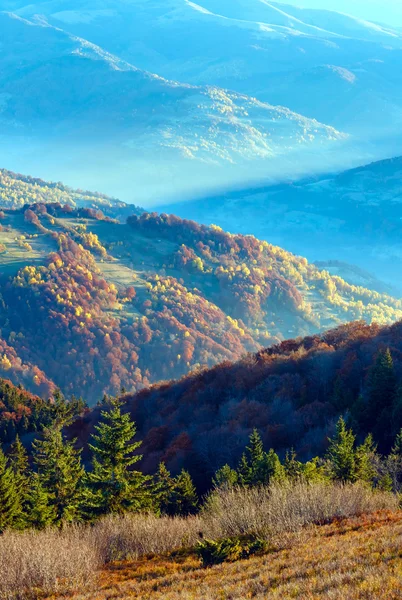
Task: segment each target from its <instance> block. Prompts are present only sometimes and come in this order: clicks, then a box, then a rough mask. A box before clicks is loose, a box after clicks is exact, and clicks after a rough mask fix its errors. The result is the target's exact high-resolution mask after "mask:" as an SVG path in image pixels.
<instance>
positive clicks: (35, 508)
mask: <svg viewBox="0 0 402 600" xmlns="http://www.w3.org/2000/svg"><path fill="white" fill-rule="evenodd" d="M25 514H26V525H27V526H28V527H33V528H35V529H45V527H48V526H50V525H53V523H54V522H55V521H56V511H55V506H54V503H53V502H52V501H51V498H50V497H49V494H48V493H47V492H46V490H45V488H44V487H43V485H42V482H41V478H40V477H39V475H38V474H37V473H32V476H31V479H30V481H29V488H28V493H27V497H26V509H25Z"/></svg>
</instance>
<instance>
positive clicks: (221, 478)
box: [212, 465, 239, 488]
mask: <svg viewBox="0 0 402 600" xmlns="http://www.w3.org/2000/svg"><path fill="white" fill-rule="evenodd" d="M238 481H239V476H238V474H237V471H235V469H232V468H231V467H230V466H229V465H223V467H221V468H220V469H218V471H217V472H216V473H215V477H214V478H213V480H212V483H213V485H214V486H215V487H217V488H230V487H233V486H234V485H236V484H237V483H238Z"/></svg>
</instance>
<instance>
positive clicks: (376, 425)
mask: <svg viewBox="0 0 402 600" xmlns="http://www.w3.org/2000/svg"><path fill="white" fill-rule="evenodd" d="M395 397H396V377H395V371H394V363H393V360H392V356H391V352H390V350H389V348H387V349H386V350H381V351H380V352H379V353H378V355H377V359H376V362H375V364H374V366H373V367H372V369H371V371H370V376H369V395H368V405H367V415H366V419H367V421H366V423H365V425H366V427H367V429H372V431H373V433H374V436H375V438H376V440H378V441H379V442H380V447H381V448H383V449H384V448H386V447H387V445H388V449H389V447H390V444H389V436H390V435H391V433H392V422H391V416H392V407H393V403H394V401H395Z"/></svg>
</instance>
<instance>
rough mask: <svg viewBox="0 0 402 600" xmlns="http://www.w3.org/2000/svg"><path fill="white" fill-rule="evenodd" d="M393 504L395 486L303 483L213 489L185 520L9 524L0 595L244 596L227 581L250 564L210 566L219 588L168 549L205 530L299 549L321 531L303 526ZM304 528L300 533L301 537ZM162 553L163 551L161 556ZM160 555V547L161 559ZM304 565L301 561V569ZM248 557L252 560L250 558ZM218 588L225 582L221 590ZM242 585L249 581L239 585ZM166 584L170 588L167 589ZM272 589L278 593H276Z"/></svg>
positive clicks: (22, 599)
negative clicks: (31, 528) (15, 528)
mask: <svg viewBox="0 0 402 600" xmlns="http://www.w3.org/2000/svg"><path fill="white" fill-rule="evenodd" d="M396 504H397V500H396V498H395V497H394V496H392V495H391V494H385V493H373V492H372V491H370V490H369V489H368V488H366V487H364V486H361V485H354V486H340V485H321V484H319V485H317V484H316V485H307V484H298V485H296V486H295V485H293V486H275V487H271V488H260V489H251V490H242V489H234V490H226V491H221V492H217V493H215V494H214V495H213V496H211V497H210V499H209V501H208V502H207V504H206V507H205V510H204V511H203V512H202V514H201V515H200V516H199V517H191V518H188V519H184V518H174V519H171V518H168V517H164V518H157V517H155V516H153V515H126V516H124V517H107V518H105V519H103V520H102V521H100V522H98V523H97V524H95V525H94V526H93V527H73V526H72V527H66V528H65V529H63V530H61V531H55V530H49V531H45V532H25V533H12V532H8V533H6V534H5V535H4V536H1V537H0V573H1V578H0V599H1V600H14V599H15V600H17V599H18V600H26V599H31V598H39V597H41V596H43V595H45V594H48V595H49V594H52V593H53V594H56V595H54V596H53V597H54V598H61V597H62V594H63V593H67V591H68V590H69V589H70V590H72V589H79V588H81V595H79V596H77V598H86V599H88V600H89V599H90V598H91V599H95V598H99V599H102V600H106V598H116V599H117V598H128V597H133V598H149V597H152V598H154V597H155V598H172V600H173V599H174V600H176V598H177V599H179V598H183V599H186V600H189V599H190V598H197V599H198V598H203V599H204V598H205V599H208V598H218V597H219V598H220V597H222V598H247V597H248V596H247V595H232V591H230V590H232V588H233V586H232V584H230V583H229V581H230V578H231V577H234V588H233V589H237V588H236V586H237V585H240V583H239V582H238V576H237V575H236V573H238V574H239V577H240V573H243V572H244V570H245V569H246V567H244V564H245V563H242V564H243V567H240V566H221V567H218V568H217V569H218V570H216V569H215V568H214V570H213V572H214V573H218V574H219V573H220V574H221V575H219V577H221V576H222V577H223V578H225V577H226V578H227V583H226V584H225V585H227V586H228V592H227V593H226V591H225V590H226V588H225V587H223V588H222V589H223V592H222V594H223V595H222V594H221V593H220V592H219V594H217V589H215V587H216V585H218V584H219V580H218V583H217V582H216V575H215V579H213V581H215V583H213V581H210V578H211V577H212V578H213V574H212V575H209V574H208V573H207V572H206V571H205V570H201V569H200V562H199V560H198V559H197V558H196V557H195V555H191V552H190V553H189V551H187V552H181V556H182V558H181V559H178V558H177V557H176V558H175V559H172V557H171V556H168V553H169V552H172V551H175V550H179V549H183V548H191V547H193V546H194V544H195V542H196V541H197V539H198V532H200V531H202V532H203V533H204V535H206V536H208V537H216V538H217V537H224V536H233V535H238V534H243V533H257V534H259V535H260V536H264V537H266V538H267V539H268V540H269V541H270V543H271V547H272V549H275V552H276V555H277V556H279V555H280V551H281V552H284V551H285V550H284V549H285V548H286V547H287V548H288V550H289V551H291V552H294V547H295V546H300V544H302V543H303V540H304V539H305V538H306V536H307V537H309V538H311V537H313V538H314V537H317V539H318V537H319V534H317V533H314V531H315V529H317V530H318V529H319V528H315V529H312V530H311V529H308V528H306V525H312V524H323V523H328V522H330V521H331V520H333V519H334V518H338V519H339V518H344V517H349V516H352V515H354V516H356V515H362V514H364V513H371V512H373V511H378V510H380V509H388V510H396ZM301 531H302V532H303V535H300V532H301ZM297 532H298V533H297ZM400 541H401V540H399V542H400ZM290 542H291V543H290ZM278 553H279V554H278ZM163 554H164V555H165V558H160V556H161V555H163ZM176 554H177V553H176ZM150 555H153V557H150ZM155 555H159V558H157V557H155ZM398 556H399V555H398ZM317 557H318V555H317ZM127 559H130V560H133V559H136V560H137V562H135V563H132V564H131V565H129V566H128V567H127V565H126V564H125V563H123V564H122V563H121V562H120V563H117V561H122V560H127ZM258 560H260V559H258ZM261 560H263V561H264V560H267V561H272V560H274V559H272V558H264V559H261ZM111 561H114V562H115V564H114V566H111V567H110V568H109V569H108V570H107V571H105V572H104V573H103V575H102V577H103V583H99V582H95V583H93V579H94V576H95V575H96V574H99V569H100V567H101V566H102V565H104V564H107V563H110V562H111ZM302 563H303V561H300V560H299V568H300V569H302ZM247 564H252V563H251V561H250V563H247ZM259 564H260V563H259ZM264 564H265V563H264V562H262V563H261V565H264ZM267 564H268V563H267ZM236 565H237V563H236ZM259 568H260V567H259ZM283 568H285V567H283ZM247 569H248V567H247ZM247 569H246V570H247ZM172 570H173V572H172ZM317 573H319V571H318V572H317ZM334 573H335V571H334ZM334 573H333V576H335V575H334ZM278 576H279V575H277V577H278ZM91 578H92V588H91V592H89V595H85V594H84V595H82V586H83V584H84V583H85V584H88V585H91ZM105 578H106V579H105ZM125 578H127V579H128V581H127V583H124V585H127V586H128V588H129V590H130V592H129V593H130V594H131V595H127V594H128V592H127V591H126V590H125V589H122V591H121V592H120V586H121V585H123V583H122V580H124V579H125ZM266 578H267V581H268V580H269V581H271V574H270V573H267V574H266ZM142 580H144V581H142ZM145 580H146V581H145ZM247 580H249V581H248V584H249V585H250V586H251V588H253V586H255V584H256V583H255V581H256V575H255V574H249V575H246V576H245V580H244V582H243V583H242V585H244V586H245V585H246V581H247ZM264 581H265V580H264ZM151 582H153V583H151ZM236 582H237V583H236ZM193 583H194V592H192V593H190V592H189V593H188V594H187V591H186V590H187V588H188V586H190V588H191V585H193ZM176 584H177V585H176ZM124 585H123V587H124ZM261 585H262V584H261ZM264 585H265V584H264ZM114 586H117V591H114ZM152 586H153V587H152ZM198 586H201V588H204V587H205V586H206V587H205V590H204V591H205V594H204V592H203V593H202V594H201V595H197V594H198V591H197V587H198ZM208 586H212V587H208ZM214 586H215V587H214ZM219 586H220V584H219V585H218V588H219V590H220V587H219ZM108 588H112V591H110V593H109V591H107V592H106V591H105V592H103V590H106V589H108ZM165 588H166V589H165ZM239 589H243V588H242V587H241V585H240V588H239ZM253 589H254V588H253ZM255 589H256V590H257V588H255ZM261 589H262V588H261ZM264 589H265V588H264ZM266 589H268V588H266ZM269 589H271V588H269ZM170 590H174V591H172V595H171V596H170V595H169V594H170ZM256 593H257V591H256ZM264 593H265V592H264ZM186 594H187V595H186ZM63 597H64V596H63ZM71 597H72V596H71ZM255 597H258V595H257V596H255ZM260 597H261V598H262V597H268V596H260ZM269 597H271V596H269ZM276 597H278V598H279V597H281V596H272V598H276ZM283 597H286V596H283ZM289 597H297V596H289ZM306 597H308V598H309V597H310V596H306ZM311 597H314V596H311ZM328 597H330V596H328ZM334 597H340V596H334ZM401 598H402V594H401Z"/></svg>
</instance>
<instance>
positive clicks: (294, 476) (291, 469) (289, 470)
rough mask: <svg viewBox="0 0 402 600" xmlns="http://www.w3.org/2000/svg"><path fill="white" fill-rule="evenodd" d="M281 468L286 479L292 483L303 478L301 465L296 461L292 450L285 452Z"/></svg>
mask: <svg viewBox="0 0 402 600" xmlns="http://www.w3.org/2000/svg"><path fill="white" fill-rule="evenodd" d="M283 468H284V470H285V474H286V477H287V478H288V479H291V480H293V481H294V480H298V479H301V477H302V476H303V463H301V462H300V461H299V460H297V455H296V452H295V451H294V449H293V448H292V449H291V450H290V451H287V452H286V455H285V461H284V463H283Z"/></svg>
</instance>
